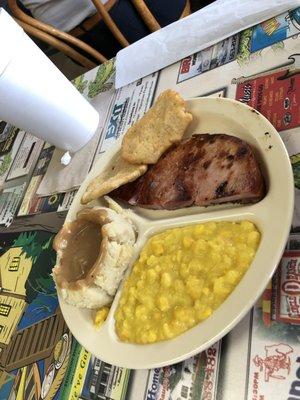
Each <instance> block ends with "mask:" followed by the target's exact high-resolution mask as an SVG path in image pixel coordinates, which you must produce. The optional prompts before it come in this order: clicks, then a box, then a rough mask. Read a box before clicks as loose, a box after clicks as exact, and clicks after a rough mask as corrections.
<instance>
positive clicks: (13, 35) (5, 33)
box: [0, 8, 24, 76]
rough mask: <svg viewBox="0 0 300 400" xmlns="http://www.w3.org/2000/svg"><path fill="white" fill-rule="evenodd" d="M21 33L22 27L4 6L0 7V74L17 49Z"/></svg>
mask: <svg viewBox="0 0 300 400" xmlns="http://www.w3.org/2000/svg"><path fill="white" fill-rule="evenodd" d="M23 33H24V31H23V29H22V28H21V27H20V26H19V25H18V24H17V23H16V22H15V21H14V19H13V18H12V17H11V16H10V15H9V14H8V13H7V12H6V11H5V10H4V8H0V55H1V56H0V76H1V74H2V73H3V71H4V70H5V68H6V66H7V65H8V63H9V62H10V60H11V59H12V57H13V55H14V54H15V53H16V51H18V47H19V45H20V39H21V36H22V35H23Z"/></svg>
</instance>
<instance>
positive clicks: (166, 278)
mask: <svg viewBox="0 0 300 400" xmlns="http://www.w3.org/2000/svg"><path fill="white" fill-rule="evenodd" d="M161 284H162V286H163V287H164V288H168V287H170V286H171V285H172V277H171V275H170V274H168V273H167V272H164V273H163V274H162V276H161Z"/></svg>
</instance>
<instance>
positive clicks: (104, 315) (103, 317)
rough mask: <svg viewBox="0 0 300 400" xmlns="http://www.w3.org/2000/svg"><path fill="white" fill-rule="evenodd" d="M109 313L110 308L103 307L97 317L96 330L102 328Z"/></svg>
mask: <svg viewBox="0 0 300 400" xmlns="http://www.w3.org/2000/svg"><path fill="white" fill-rule="evenodd" d="M108 313H109V307H107V306H105V307H101V308H100V309H99V310H98V311H97V312H96V315H95V319H94V323H95V326H96V328H100V326H101V325H102V324H103V322H104V321H105V320H106V318H107V316H108Z"/></svg>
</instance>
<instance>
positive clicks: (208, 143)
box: [111, 134, 264, 210]
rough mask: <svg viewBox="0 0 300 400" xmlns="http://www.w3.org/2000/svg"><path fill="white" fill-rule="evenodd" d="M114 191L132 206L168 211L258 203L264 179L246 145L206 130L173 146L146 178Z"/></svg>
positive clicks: (113, 193) (143, 177) (152, 167)
mask: <svg viewBox="0 0 300 400" xmlns="http://www.w3.org/2000/svg"><path fill="white" fill-rule="evenodd" d="M111 195H112V196H114V197H115V198H118V199H122V200H125V201H127V202H128V203H129V204H131V205H138V206H140V207H144V208H151V209H167V210H174V209H177V208H182V207H187V206H191V205H193V204H194V205H197V206H207V205H210V204H217V203H225V202H239V203H254V202H257V201H259V200H260V199H262V197H263V196H264V181H263V177H262V174H261V171H260V168H259V165H258V162H257V160H256V158H255V156H254V153H253V150H252V149H251V147H250V146H249V144H248V143H246V142H244V141H243V140H241V139H239V138H237V137H235V136H230V135H225V134H214V135H209V134H204V135H194V136H192V137H191V138H190V139H187V140H184V141H182V142H181V143H179V144H178V145H174V146H173V147H171V148H170V149H169V150H168V151H167V152H165V153H164V154H163V155H162V156H161V157H160V159H159V160H158V162H157V163H156V164H154V165H151V166H150V167H149V169H148V171H147V172H146V173H145V174H144V175H143V176H141V177H140V178H138V179H137V180H136V181H134V182H131V183H127V184H125V185H123V186H121V187H120V188H118V189H116V190H115V191H113V192H112V193H111Z"/></svg>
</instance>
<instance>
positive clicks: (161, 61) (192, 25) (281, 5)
mask: <svg viewBox="0 0 300 400" xmlns="http://www.w3.org/2000/svg"><path fill="white" fill-rule="evenodd" d="M298 6H300V0H217V1H215V2H214V3H212V4H210V5H209V6H207V7H204V8H203V9H202V10H199V11H197V12H195V13H194V14H191V15H189V16H188V17H186V18H183V19H181V20H179V21H176V22H174V23H173V24H170V25H168V26H166V27H165V28H163V29H160V30H159V31H156V32H154V33H152V34H151V35H149V36H146V37H145V38H143V39H141V40H139V41H138V42H135V43H133V44H132V45H131V46H129V47H126V48H124V49H122V50H121V51H119V53H118V54H117V59H116V88H117V89H118V88H119V87H121V86H125V85H127V84H129V83H131V82H134V81H136V80H137V79H140V78H142V77H144V76H147V75H149V74H152V73H153V72H155V71H158V70H160V69H162V68H165V67H167V66H168V65H170V64H173V63H174V62H176V61H178V60H181V59H183V58H184V57H187V56H189V55H191V54H193V53H196V52H198V51H200V50H203V49H205V48H207V47H209V46H211V45H213V44H215V43H217V42H219V41H221V40H223V39H225V38H227V37H229V36H232V35H234V34H235V33H237V32H240V31H241V30H243V29H246V28H249V27H250V26H253V25H256V24H258V23H260V22H262V21H265V20H267V19H269V18H271V17H274V16H276V15H279V14H281V13H283V12H284V11H287V10H291V9H293V8H296V7H298Z"/></svg>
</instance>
